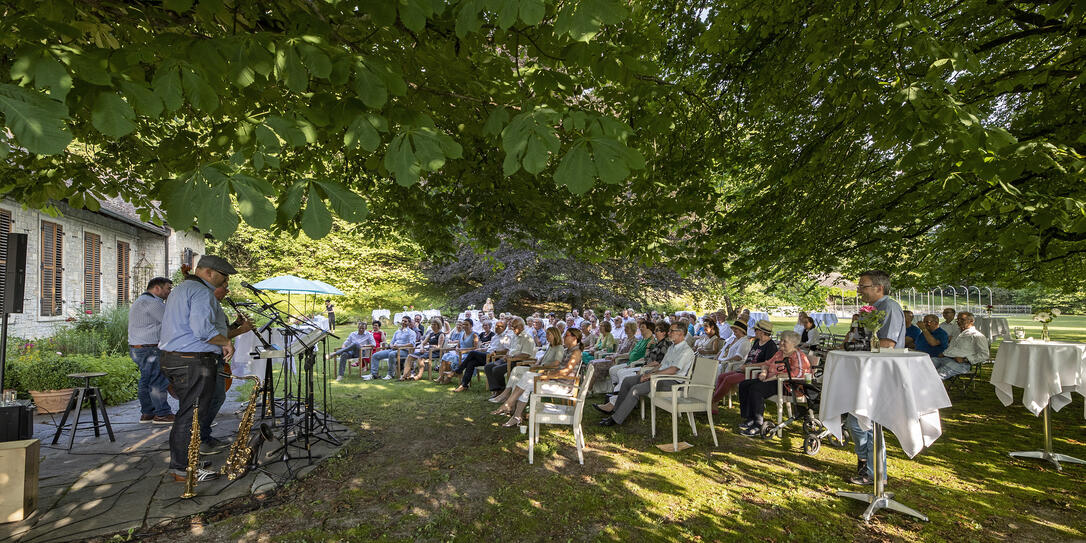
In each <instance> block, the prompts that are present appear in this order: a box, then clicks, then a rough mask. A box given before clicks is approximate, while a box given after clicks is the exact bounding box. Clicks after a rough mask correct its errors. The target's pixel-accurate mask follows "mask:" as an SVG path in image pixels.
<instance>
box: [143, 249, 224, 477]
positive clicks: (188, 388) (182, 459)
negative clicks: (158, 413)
mask: <svg viewBox="0 0 1086 543" xmlns="http://www.w3.org/2000/svg"><path fill="white" fill-rule="evenodd" d="M235 273H237V270H235V269H234V267H233V266H231V265H230V263H229V262H227V261H226V260H224V259H222V258H220V257H217V256H212V255H204V256H202V257H200V261H199V262H198V263H197V265H196V270H195V273H194V277H193V278H188V279H186V280H185V281H182V282H181V284H180V285H179V286H178V287H177V288H176V289H174V291H173V293H172V294H171V295H170V297H169V298H168V299H167V300H166V310H165V312H164V314H163V317H162V332H161V338H160V341H159V345H158V348H159V350H161V351H162V357H161V365H162V373H164V374H165V375H166V378H167V379H169V381H170V384H172V385H173V388H174V392H175V393H176V394H177V397H178V399H179V406H178V409H177V414H176V416H175V418H174V424H173V428H172V429H171V430H170V471H171V474H172V475H173V478H174V480H175V481H178V482H185V481H186V479H187V477H186V475H187V472H188V469H189V468H190V465H189V464H190V455H189V452H190V451H189V449H190V447H189V444H190V441H191V440H192V435H193V431H192V424H193V410H194V408H195V407H196V405H197V404H199V406H200V414H201V415H203V413H210V412H211V402H212V399H213V398H212V396H213V395H212V391H213V388H214V379H215V375H216V373H217V369H218V368H217V365H218V359H219V357H220V356H221V357H223V358H224V359H230V357H231V356H233V354H234V347H233V346H232V345H231V344H230V339H229V338H228V337H227V335H226V333H225V330H220V329H219V328H218V327H216V316H217V314H218V312H221V311H222V308H221V306H220V305H219V300H217V299H216V298H215V295H214V292H215V289H216V288H218V287H219V286H221V285H225V284H227V282H228V281H229V279H230V276H231V275H233V274H235ZM197 428H199V423H197ZM193 452H195V451H193ZM194 456H195V455H194ZM193 468H194V470H195V473H196V475H195V477H196V480H197V481H202V480H206V479H212V478H215V477H217V476H218V474H217V473H215V472H213V471H208V470H205V469H203V468H201V467H193Z"/></svg>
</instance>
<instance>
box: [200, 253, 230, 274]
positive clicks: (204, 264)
mask: <svg viewBox="0 0 1086 543" xmlns="http://www.w3.org/2000/svg"><path fill="white" fill-rule="evenodd" d="M196 267H197V268H211V269H213V270H215V271H217V272H219V273H221V274H223V275H234V274H236V273H238V270H235V269H234V267H233V266H231V265H230V263H229V262H227V261H226V259H224V258H222V257H218V256H215V255H203V256H201V257H200V261H199V262H198V263H197V264H196Z"/></svg>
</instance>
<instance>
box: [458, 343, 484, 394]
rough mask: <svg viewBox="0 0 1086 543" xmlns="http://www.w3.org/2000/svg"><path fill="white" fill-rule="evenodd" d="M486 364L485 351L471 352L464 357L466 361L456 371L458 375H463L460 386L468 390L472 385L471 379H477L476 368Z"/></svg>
mask: <svg viewBox="0 0 1086 543" xmlns="http://www.w3.org/2000/svg"><path fill="white" fill-rule="evenodd" d="M485 364H486V353H485V352H483V351H471V352H469V353H468V354H466V355H465V356H464V360H462V361H461V362H460V367H459V368H457V369H456V373H462V374H463V376H462V377H460V386H462V387H464V388H468V387H469V386H470V385H471V378H472V377H475V368H478V367H479V366H483V365H485Z"/></svg>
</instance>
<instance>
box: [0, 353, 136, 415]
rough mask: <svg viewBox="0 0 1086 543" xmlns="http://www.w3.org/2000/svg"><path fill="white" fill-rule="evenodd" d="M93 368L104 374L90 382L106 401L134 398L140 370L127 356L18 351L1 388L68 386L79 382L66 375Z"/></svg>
mask: <svg viewBox="0 0 1086 543" xmlns="http://www.w3.org/2000/svg"><path fill="white" fill-rule="evenodd" d="M95 371H101V372H105V373H106V374H107V375H105V376H103V377H97V378H95V379H94V381H93V384H94V385H95V386H97V387H98V388H99V389H101V391H102V396H103V397H104V398H105V401H106V403H107V404H109V405H116V404H119V403H124V402H128V401H131V400H132V399H134V398H135V397H136V388H137V386H138V385H139V378H140V372H139V368H138V367H137V366H136V365H135V364H134V363H133V362H132V360H131V359H130V358H128V357H127V356H119V355H118V356H104V357H100V356H94V355H71V356H60V355H57V354H56V353H54V352H51V351H43V350H40V349H33V350H31V351H29V352H26V353H21V354H19V355H18V356H16V357H14V358H12V359H9V360H8V367H7V371H6V373H5V376H4V381H5V385H6V387H5V388H14V389H16V390H18V391H19V392H21V393H26V392H29V391H31V390H59V389H64V388H71V387H73V386H76V385H78V384H81V383H80V382H79V381H77V380H75V379H72V378H70V377H68V374H70V373H82V372H95Z"/></svg>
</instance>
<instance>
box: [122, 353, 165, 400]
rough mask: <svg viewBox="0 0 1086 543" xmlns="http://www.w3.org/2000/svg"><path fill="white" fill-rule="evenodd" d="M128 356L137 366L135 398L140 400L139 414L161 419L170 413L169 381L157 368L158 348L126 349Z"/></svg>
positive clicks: (159, 354) (159, 368) (160, 369)
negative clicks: (168, 398)
mask: <svg viewBox="0 0 1086 543" xmlns="http://www.w3.org/2000/svg"><path fill="white" fill-rule="evenodd" d="M128 355H129V356H131V357H132V361H134V362H135V363H136V365H137V366H139V369H140V384H139V389H138V392H137V393H136V396H138V397H139V399H140V414H143V415H154V416H156V417H163V416H166V415H169V414H170V412H171V409H170V404H169V402H168V401H167V396H168V393H167V392H166V387H167V386H169V384H170V381H169V380H167V379H166V376H165V375H163V374H162V368H161V367H160V366H159V363H158V362H159V358H160V357H161V352H160V351H159V350H158V347H140V348H139V349H134V348H132V347H129V348H128Z"/></svg>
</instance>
